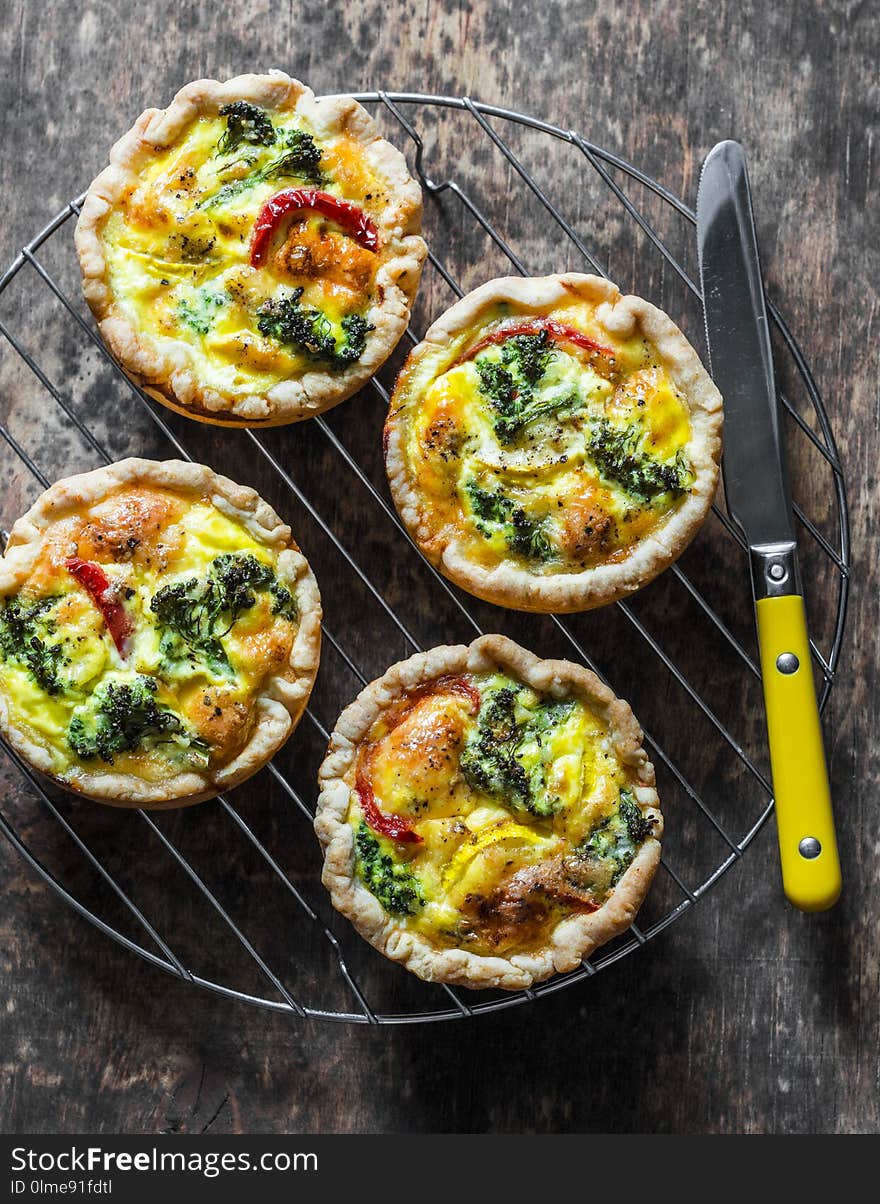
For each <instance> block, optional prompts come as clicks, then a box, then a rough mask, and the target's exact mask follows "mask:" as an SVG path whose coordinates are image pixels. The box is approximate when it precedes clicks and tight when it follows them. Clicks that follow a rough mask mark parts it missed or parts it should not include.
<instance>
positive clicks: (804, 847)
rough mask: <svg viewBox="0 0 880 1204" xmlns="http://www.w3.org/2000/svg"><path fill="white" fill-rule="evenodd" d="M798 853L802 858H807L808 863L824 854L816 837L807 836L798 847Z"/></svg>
mask: <svg viewBox="0 0 880 1204" xmlns="http://www.w3.org/2000/svg"><path fill="white" fill-rule="evenodd" d="M798 852H799V853H800V855H801V857H806V859H807V861H812V860H813V859H814V858H816V857H818V856H819V854H820V853H821V852H822V846H821V845H820V844H819V842H818V840H817V839H816V837H815V836H805V837H804V838H803V840H802V841H801V843H800V844H799V845H798Z"/></svg>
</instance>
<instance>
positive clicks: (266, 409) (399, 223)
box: [76, 71, 427, 426]
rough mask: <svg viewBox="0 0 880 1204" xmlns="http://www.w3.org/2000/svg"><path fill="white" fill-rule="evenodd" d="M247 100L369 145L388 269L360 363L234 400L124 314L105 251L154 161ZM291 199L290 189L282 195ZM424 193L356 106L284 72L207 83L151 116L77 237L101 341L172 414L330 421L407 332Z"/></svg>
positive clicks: (379, 276) (229, 420)
mask: <svg viewBox="0 0 880 1204" xmlns="http://www.w3.org/2000/svg"><path fill="white" fill-rule="evenodd" d="M237 100H244V101H249V102H251V103H253V104H255V105H259V106H260V107H262V108H264V109H267V110H271V111H273V112H278V113H281V114H283V115H286V114H291V113H295V114H296V115H297V116H299V117H302V118H303V120H304V121H306V122H307V123H308V125H309V127H310V128H311V129H312V130H313V131H314V133H315V135H316V136H317V137H318V138H325V139H329V138H332V137H334V136H337V135H345V136H346V138H347V139H348V140H350V141H352V142H355V143H357V144H358V145H359V147H360V149H361V152H362V154H363V157H364V161H365V162H366V163H367V164H368V166H369V168H370V170H371V171H372V172H373V173H375V175H376V176H377V177H378V178H380V179H381V180H382V181H383V183H384V185H385V187H386V194H385V203H384V205H383V207H382V208H381V209H377V210H376V211H375V212H374V211H372V210H370V212H369V216H370V217H371V218H372V219H373V222H374V224H375V226H376V228H377V230H378V233H379V236H380V244H381V261H380V266H379V267H378V269H377V271H376V273H375V277H374V282H373V290H372V292H373V299H372V302H371V305H370V308H369V310H368V312H367V313H366V315H365V316H366V318H367V320H368V321H369V322H370V324H371V325H372V326H373V327H374V329H373V330H372V331H371V332H370V333H369V334H368V336H367V341H366V347H365V350H364V352H363V354H362V355H361V356H360V358H359V359H358V360H357V361H356V362H355V363H353V364H351V365H349V366H348V367H346V368H343V369H339V370H335V371H333V370H329V369H322V367H321V365H320V364H316V365H315V366H314V368H310V369H309V370H308V371H306V372H304V373H303V374H301V375H294V376H291V377H290V378H289V379H282V380H281V381H280V382H278V383H276V384H274V385H273V386H272V387H271V388H268V389H267V390H266V391H265V392H264V393H259V392H254V393H241V392H231V391H226V392H224V391H223V390H221V389H218V388H216V387H212V386H209V385H207V384H206V383H205V382H204V381H203V380H201V379H200V374H199V371H198V365H197V363H196V362H195V356H194V355H193V354H192V352H191V349H190V347H189V345H188V344H187V343H186V342H185V341H183V340H179V341H177V342H175V343H174V345H173V346H171V347H168V346H160V345H159V344H158V343H157V341H156V339H155V338H153V337H152V335H151V334H150V333H149V332H147V331H145V330H144V329H142V328H141V327H140V326H139V325H137V324H136V323H134V322H133V321H132V320H131V318H130V317H129V316H128V315H127V314H126V313H125V312H123V309H122V307H121V306H120V305H119V304H118V303H117V300H116V298H115V296H114V293H113V290H112V288H111V284H110V273H109V266H108V263H107V258H106V255H105V251H104V244H103V240H102V229H103V226H104V223H105V222H106V220H107V218H108V217H109V216H110V215H111V214H112V213H113V212H114V211H115V210H117V209H119V208H120V207H122V206H123V205H124V202H125V198H126V195H127V193H128V192H129V191H130V190H131V189H132V187H134V186H136V185H137V183H138V181H139V177H140V174H141V173H142V172H143V170H144V169H145V167H146V166H147V165H148V164H149V163H150V161H151V160H152V159H153V158H154V157H155V156H156V155H157V154H160V153H161V152H162V151H164V150H166V149H167V148H168V147H170V146H172V145H173V144H174V143H175V141H176V140H177V139H179V138H180V137H181V136H182V135H183V134H184V132H185V131H186V130H187V129H188V127H189V126H190V125H191V123H193V122H194V121H196V120H198V119H199V118H200V117H204V116H216V115H217V113H218V111H219V109H220V108H221V106H223V105H226V104H230V103H232V102H234V101H237ZM281 187H282V185H281V184H279V189H280V188H281ZM421 213H422V198H421V189H420V188H419V185H418V184H417V183H416V181H415V180H413V179H412V177H411V176H410V174H409V171H408V169H407V166H406V161H405V159H404V157H403V155H402V154H401V153H400V151H398V150H397V149H396V148H395V147H393V146H391V144H390V143H388V142H386V141H385V140H384V139H383V138H381V137H380V136H379V132H378V129H377V127H376V125H375V123H374V122H373V120H372V118H371V117H370V116H369V114H368V113H367V112H366V110H365V109H364V108H362V106H361V105H359V104H358V103H357V102H356V101H354V100H352V99H351V98H349V97H326V98H322V99H316V98H315V96H314V93H313V92H312V91H311V90H310V89H309V88H307V87H306V86H305V85H304V84H301V83H300V82H299V81H298V80H295V79H291V78H290V77H289V76H288V75H285V74H284V72H282V71H271V72H269V73H268V74H265V75H240V76H237V77H235V78H234V79H230V80H227V81H225V82H223V83H221V82H219V81H217V80H210V79H204V80H196V81H194V82H193V83H189V84H187V85H186V86H185V87H183V88H181V90H180V91H179V92H178V93H177V95H176V96H175V98H174V100H173V101H172V102H171V104H170V105H169V106H168V108H167V109H147V110H146V111H145V112H144V113H142V114H141V116H140V117H139V118H138V119H137V121H136V122H135V124H134V126H133V127H132V128H131V129H130V130H129V131H128V133H127V134H124V135H123V136H122V137H121V138H120V139H119V141H118V142H116V144H115V145H114V146H113V148H112V150H111V151H110V165H109V166H108V167H106V168H105V169H104V170H103V171H102V172H101V173H100V174H99V175H98V176H97V177H96V178H95V179H94V180H93V181H92V183H91V185H90V187H89V190H88V193H87V195H86V198H85V202H84V204H83V208H82V212H81V214H80V217H79V220H78V222H77V226H76V249H77V254H78V256H79V263H80V268H81V270H82V277H83V293H84V296H85V298H86V301H87V302H88V304H89V306H90V308H91V310H92V313H93V314H94V316H95V318H96V320H97V322H98V326H99V328H100V331H101V334H102V335H103V337H104V339H105V341H106V342H107V344H108V346H109V348H110V350H111V351H112V352H113V355H114V356H115V357H116V359H117V360H118V361H119V363H120V364H121V366H122V367H123V368H124V369H125V371H126V372H127V373H128V375H129V376H130V377H131V378H132V379H133V380H134V381H135V382H136V383H137V384H139V385H140V386H141V387H143V388H144V389H145V390H146V392H148V393H150V394H151V396H153V397H155V398H156V399H157V400H158V401H161V402H162V403H163V404H164V405H166V406H168V407H169V408H170V409H173V410H175V411H177V412H178V413H181V414H185V415H186V416H187V417H190V418H198V419H200V420H201V421H203V422H209V423H214V424H217V425H221V426H242V425H245V426H277V425H280V424H283V423H288V422H297V421H300V420H301V419H304V418H309V417H310V416H312V415H314V414H320V413H322V412H323V411H325V410H327V409H329V408H330V407H331V406H335V405H337V404H338V403H339V402H341V401H344V400H346V398H349V397H351V396H352V395H353V394H354V393H356V392H357V391H358V390H359V389H360V388H362V387H363V386H364V385H365V384H366V383H367V381H368V380H369V379H370V378H371V377H372V376H373V375H374V374H375V373H376V372H377V371H378V369H379V368H380V367H381V366H382V364H383V363H384V362H385V360H386V359H387V358H388V356H389V355H390V354H391V352H392V351H393V350H394V347H395V346H396V344H397V342H398V340H399V339H400V337H401V335H402V334H403V332H404V331H405V330H406V326H407V323H408V321H409V314H410V306H411V304H412V300H413V297H414V295H415V292H416V289H417V287H418V282H419V276H420V274H421V269H422V264H423V262H424V259H425V256H426V254H427V248H426V246H425V243H424V241H423V239H422V238H421V237H420V235H419V230H420V228H421Z"/></svg>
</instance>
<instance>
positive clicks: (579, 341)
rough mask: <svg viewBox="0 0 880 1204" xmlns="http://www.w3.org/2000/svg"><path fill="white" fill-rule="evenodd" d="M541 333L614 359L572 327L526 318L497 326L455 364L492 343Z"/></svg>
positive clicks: (469, 358)
mask: <svg viewBox="0 0 880 1204" xmlns="http://www.w3.org/2000/svg"><path fill="white" fill-rule="evenodd" d="M542 331H546V332H547V334H549V335H550V336H551V338H553V339H557V340H560V341H561V342H565V343H574V345H575V346H576V347H581V348H583V350H584V351H598V352H599V353H600V354H601V355H605V356H608V357H609V358H610V359H613V358H614V351H613V350H612V349H611V348H610V347H603V346H602V344H601V343H596V342H594V341H593V340H592V339H591V338H588V337H587V335H585V334H584V333H583V331H580V330H576V329H575V328H574V326H566V325H565V324H564V323H563V322H556V321H554V319H553V318H526V319H525V320H523V321H522V322H509V323H508V324H507V325H506V326H499V327H497V328H496V329H495V330H492V331H490V332H489V333H488V334H486V335H483V337H482V338H481V339H480V340H479V341H478V342H476V343H474V344H473V346H472V347H469V348H468V349H467V351H466V352H465V353H464V355H461V356H459V358H458V361H457V362H458V363H459V364H464V363H467V361H468V360H472V359H473V358H474V356H477V355H479V354H480V352H481V351H484V350H485V349H486V348H487V347H491V346H492V344H493V343H505V342H506V341H507V340H508V339H512V338H514V337H515V336H516V335H518V334H540V333H541V332H542Z"/></svg>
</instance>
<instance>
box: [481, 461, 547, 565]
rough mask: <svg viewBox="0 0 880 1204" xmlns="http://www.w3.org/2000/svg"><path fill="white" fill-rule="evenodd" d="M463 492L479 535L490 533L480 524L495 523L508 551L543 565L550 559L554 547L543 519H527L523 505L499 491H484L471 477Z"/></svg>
mask: <svg viewBox="0 0 880 1204" xmlns="http://www.w3.org/2000/svg"><path fill="white" fill-rule="evenodd" d="M465 490H466V492H467V495H468V500H469V502H470V506H471V510H472V511H473V512H474V514H475V515H476V517H477V518H478V519H479V520H480V521H479V522H478V524H477V530H478V531H480V534H481V535H486V536H488V535H489V534H491V532H490V531H488V530H487V529H486V528H485V526H482V525H481V524H485V523H497V524H498V526H500V527H501V529H502V534H503V535H504V539H505V541H506V543H507V546H508V547H509V548H510V550H511V552H515V553H516V554H517V555H518V556H522V557H523V558H524V559H525V560H533V561H539V562H542V563H543V562H545V561H547V560H552V559H553V555H554V552H553V547H552V545H551V543H550V541H549V539H548V538H547V535H546V533H545V529H544V527H545V524H544V522H543V521H542V520H536V519H533V518H529V516H528V515H527V514H526V512H525V510H524V509H523V508H522V506H518V505H517V504H516V502H514V501H513V499H512V498H509V497H506V496H505V495H504V494H503V493H502V492H501V490H500V489H498V490H495V491H494V492H493V491H491V490H488V489H483V488H482V486H480V485H478V484H477V482H476V481H475V480H474V479H473V477H471V479H470V480H468V481H467V482H466V483H465Z"/></svg>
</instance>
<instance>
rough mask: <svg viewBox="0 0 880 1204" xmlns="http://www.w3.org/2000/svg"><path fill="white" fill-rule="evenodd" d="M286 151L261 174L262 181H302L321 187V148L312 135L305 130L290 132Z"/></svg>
mask: <svg viewBox="0 0 880 1204" xmlns="http://www.w3.org/2000/svg"><path fill="white" fill-rule="evenodd" d="M284 146H285V150H284V153H283V154H281V155H279V156H278V158H277V159H273V160H272V162H271V163H267V164H266V166H265V167H264V168H263V170H262V171H261V172H260V173H259V176H260V179H261V180H288V179H294V180H302V181H303V182H304V183H306V184H315V185H321V184H323V183H324V180H325V177H324V173H323V172H322V171H321V168H320V163H321V148H320V147H319V146H318V144H317V143H316V142H315V140H314V138H313V137H312V135H311V134H307V133H306V132H305V130H289V131H288V133H287V135H286V136H285V139H284Z"/></svg>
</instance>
